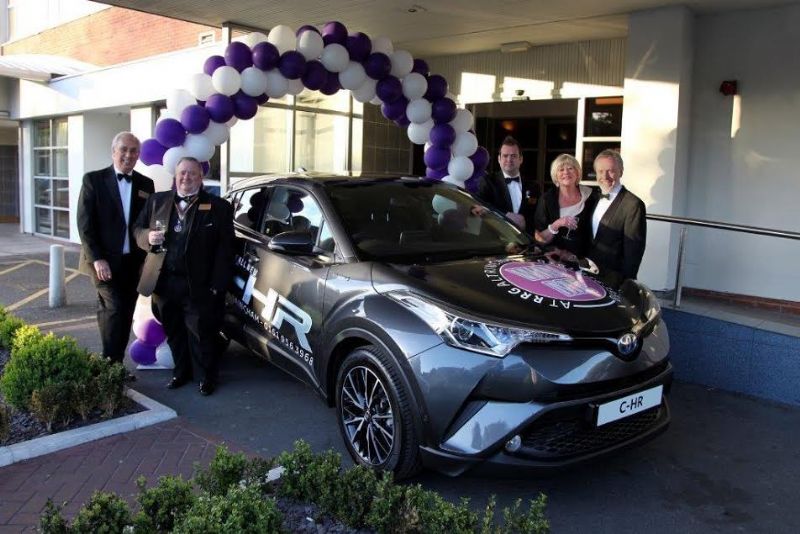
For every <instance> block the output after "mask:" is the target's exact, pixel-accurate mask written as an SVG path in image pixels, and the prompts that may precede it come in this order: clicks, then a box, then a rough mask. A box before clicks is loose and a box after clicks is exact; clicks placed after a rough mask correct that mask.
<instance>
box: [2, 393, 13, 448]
mask: <svg viewBox="0 0 800 534" xmlns="http://www.w3.org/2000/svg"><path fill="white" fill-rule="evenodd" d="M10 433H11V410H9V408H8V405H7V404H6V403H5V402H3V401H0V443H3V442H4V441H5V440H7V439H8V436H9V435H10Z"/></svg>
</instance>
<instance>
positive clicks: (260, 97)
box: [256, 93, 269, 106]
mask: <svg viewBox="0 0 800 534" xmlns="http://www.w3.org/2000/svg"><path fill="white" fill-rule="evenodd" d="M256 102H258V105H259V106H263V105H264V104H266V103H267V102H269V95H268V94H267V93H261V94H260V95H258V96H257V97H256Z"/></svg>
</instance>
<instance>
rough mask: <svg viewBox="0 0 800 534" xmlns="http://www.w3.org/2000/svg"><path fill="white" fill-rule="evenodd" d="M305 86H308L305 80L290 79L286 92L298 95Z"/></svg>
mask: <svg viewBox="0 0 800 534" xmlns="http://www.w3.org/2000/svg"><path fill="white" fill-rule="evenodd" d="M304 33H309V32H304ZM311 33H314V32H311ZM305 88H306V86H305V85H303V80H301V79H300V78H298V79H296V80H289V89H288V90H287V91H286V92H287V93H289V94H290V95H295V96H297V95H299V94H300V93H302V92H303V89H305Z"/></svg>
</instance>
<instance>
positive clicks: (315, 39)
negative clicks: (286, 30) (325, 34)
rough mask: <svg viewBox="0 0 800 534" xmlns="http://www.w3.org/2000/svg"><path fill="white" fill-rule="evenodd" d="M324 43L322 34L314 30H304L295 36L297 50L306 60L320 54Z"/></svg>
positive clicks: (315, 57)
mask: <svg viewBox="0 0 800 534" xmlns="http://www.w3.org/2000/svg"><path fill="white" fill-rule="evenodd" d="M324 47H325V43H324V42H323V41H322V36H321V35H320V34H318V33H317V32H315V31H311V30H308V31H304V32H303V33H301V34H300V37H298V38H297V51H298V52H300V53H301V54H303V57H305V58H306V59H307V60H309V61H310V60H312V59H317V58H318V57H319V56H320V54H322V49H323V48H324Z"/></svg>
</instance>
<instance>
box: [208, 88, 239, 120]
mask: <svg viewBox="0 0 800 534" xmlns="http://www.w3.org/2000/svg"><path fill="white" fill-rule="evenodd" d="M206 110H207V111H208V115H209V116H210V117H211V120H212V121H214V122H221V123H225V122H228V121H229V120H231V117H233V113H234V111H235V109H234V107H233V100H231V99H230V98H229V97H227V96H225V95H220V94H214V95H211V96H210V97H208V100H207V101H206Z"/></svg>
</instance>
